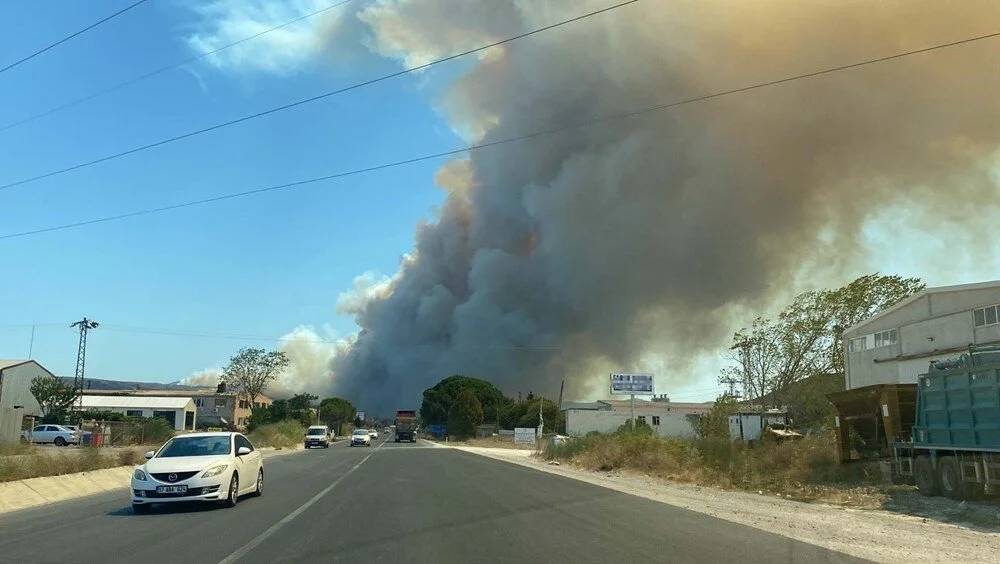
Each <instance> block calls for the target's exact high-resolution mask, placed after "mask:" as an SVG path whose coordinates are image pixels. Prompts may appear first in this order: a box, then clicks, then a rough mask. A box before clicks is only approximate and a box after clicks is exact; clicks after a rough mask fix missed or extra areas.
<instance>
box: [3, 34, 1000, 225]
mask: <svg viewBox="0 0 1000 564" xmlns="http://www.w3.org/2000/svg"><path fill="white" fill-rule="evenodd" d="M998 36H1000V32H997V33H991V34H988V35H980V36H977V37H973V38H969V39H963V40H961V41H954V42H951V43H943V44H939V45H934V46H931V47H925V48H922V49H915V50H912V51H905V52H902V53H897V54H895V55H889V56H885V57H879V58H876V59H868V60H866V61H861V62H857V63H851V64H847V65H841V66H837V67H831V68H828V69H824V70H820V71H815V72H810V73H806V74H800V75H795V76H790V77H786V78H781V79H777V80H770V81H767V82H759V83H755V84H751V85H748V86H742V87H739V88H733V89H730V90H723V91H719V92H713V93H711V94H704V95H701V96H695V97H692V98H685V99H682V100H677V101H674V102H668V103H664V104H656V105H653V106H647V107H644V108H639V109H635V110H628V111H625V112H620V113H616V114H608V115H605V116H599V117H595V118H592V119H589V120H585V121H581V122H577V123H573V124H569V125H564V126H559V127H554V128H551V129H545V130H540V131H535V132H532V133H527V134H524V135H517V136H514V137H507V138H503V139H498V140H495V141H488V142H484V143H477V144H473V145H467V146H465V147H460V148H457V149H451V150H448V151H441V152H437V153H430V154H426V155H421V156H418V157H412V158H409V159H403V160H398V161H392V162H387V163H382V164H378V165H374V166H369V167H365V168H358V169H353V170H348V171H343V172H337V173H333V174H328V175H325V176H317V177H314V178H308V179H305V180H297V181H294V182H287V183H284V184H276V185H272V186H265V187H263V188H255V189H252V190H245V191H242V192H232V193H229V194H222V195H219V196H212V197H209V198H202V199H199V200H191V201H187V202H182V203H179V204H171V205H168V206H161V207H156V208H146V209H142V210H134V211H130V212H126V213H121V214H117V215H110V216H105V217H99V218H94V219H88V220H85V221H77V222H73V223H64V224H61V225H54V226H50V227H43V228H39V229H32V230H29V231H20V232H15V233H7V234H4V235H0V239H14V238H19V237H27V236H30V235H37V234H40V233H48V232H52V231H61V230H65V229H72V228H76V227H83V226H87V225H94V224H97V223H106V222H110V221H118V220H121V219H127V218H130V217H137V216H143V215H150V214H156V213H162V212H167V211H173V210H177V209H182V208H187V207H192V206H200V205H205V204H211V203H215V202H221V201H224V200H232V199H236V198H242V197H246V196H252V195H256V194H262V193H265V192H273V191H277V190H285V189H290V188H297V187H300V186H304V185H307V184H314V183H317V182H323V181H326V180H335V179H340V178H345V177H348V176H356V175H360V174H365V173H369V172H375V171H379V170H384V169H389V168H396V167H400V166H405V165H409V164H414V163H418V162H423V161H429V160H434V159H439V158H444V157H450V156H454V155H458V154H462V153H467V152H472V151H478V150H482V149H487V148H490V147H496V146H498V145H505V144H508V143H514V142H518V141H526V140H530V139H535V138H538V137H544V136H548V135H553V134H555V133H561V132H563V131H569V130H572V129H579V128H583V127H590V126H593V125H596V124H599V123H607V122H612V121H618V120H622V119H627V118H633V117H637V116H641V115H644V114H647V113H650V112H656V111H660V110H667V109H672V108H676V107H678V106H683V105H686V104H693V103H695V102H703V101H707V100H711V99H714V98H720V97H722V96H728V95H732V94H739V93H743V92H747V91H750V90H755V89H759V88H765V87H769V86H776V85H780V84H784V83H787V82H791V81H794V80H800V79H805V78H812V77H816V76H820V75H824V74H829V73H834V72H839V71H843V70H848V69H853V68H857V67H861V66H864V65H870V64H874V63H879V62H884V61H889V60H893V59H899V58H901V57H906V56H909V55H916V54H919V53H926V52H928V51H933V50H936V49H943V48H945V47H953V46H956V45H962V44H966V43H971V42H973V41H979V40H983V39H990V38H994V37H998Z"/></svg>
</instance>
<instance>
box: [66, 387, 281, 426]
mask: <svg viewBox="0 0 1000 564" xmlns="http://www.w3.org/2000/svg"><path fill="white" fill-rule="evenodd" d="M84 393H85V394H89V393H91V392H88V391H84ZM94 393H100V394H102V395H128V396H163V397H188V398H191V399H192V400H193V401H194V405H195V408H196V412H197V415H198V416H197V421H198V427H199V428H209V427H212V428H214V427H219V428H223V429H228V428H235V429H241V430H242V429H246V426H247V424H248V423H249V422H250V413H251V411H252V406H251V405H250V400H249V399H247V398H246V397H244V396H240V395H239V394H237V393H236V392H225V391H219V388H217V387H215V386H213V387H210V388H197V389H190V390H101V391H100V392H94ZM272 401H273V400H271V398H269V397H267V396H263V395H260V396H257V400H256V401H255V402H254V403H255V405H256V406H258V407H259V406H263V405H271V403H272Z"/></svg>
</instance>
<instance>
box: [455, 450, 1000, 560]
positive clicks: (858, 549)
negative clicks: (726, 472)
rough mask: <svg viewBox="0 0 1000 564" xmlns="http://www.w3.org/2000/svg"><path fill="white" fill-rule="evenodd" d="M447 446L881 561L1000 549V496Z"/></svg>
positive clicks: (982, 556) (990, 554)
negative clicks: (758, 478) (801, 483)
mask: <svg viewBox="0 0 1000 564" xmlns="http://www.w3.org/2000/svg"><path fill="white" fill-rule="evenodd" d="M448 446H452V447H455V448H459V449H461V450H465V451H468V452H473V453H476V454H480V455H483V456H489V457H491V458H496V459H499V460H505V461H507V462H512V463H515V464H521V465H524V466H529V467H532V468H536V469H538V470H541V471H544V472H550V473H553V474H558V475H560V476H566V477H569V478H574V479H577V480H582V481H585V482H589V483H592V484H595V485H598V486H603V487H606V488H610V489H613V490H617V491H620V492H624V493H628V494H632V495H637V496H640V497H645V498H648V499H652V500H656V501H661V502H663V503H669V504H670V505H674V506H677V507H683V508H685V509H689V510H691V511H697V512H699V513H704V514H707V515H711V516H713V517H717V518H720V519H724V520H726V521H732V522H734V523H741V524H744V525H748V526H750V527H754V528H757V529H761V530H764V531H768V532H772V533H775V534H780V535H783V536H786V537H790V538H794V539H796V540H800V541H803V542H808V543H811V544H815V545H818V546H823V547H826V548H829V549H832V550H836V551H839V552H843V553H846V554H850V555H852V556H857V557H860V558H867V559H870V560H874V561H878V562H903V561H910V562H912V561H919V562H997V555H998V554H1000V504H998V503H996V502H977V503H969V502H956V501H953V500H949V499H945V498H940V497H935V498H927V497H922V496H920V494H918V493H917V492H915V491H913V490H912V489H909V488H900V489H898V490H891V491H889V492H888V493H886V494H884V497H882V498H880V499H878V500H875V499H874V498H872V499H866V500H864V503H862V504H859V507H864V506H872V507H876V506H880V507H881V508H879V509H861V508H856V507H848V506H842V505H841V506H838V505H829V504H824V503H804V502H800V501H793V500H790V499H785V498H781V497H776V496H770V495H764V494H763V493H760V494H757V493H751V492H744V491H727V490H721V489H716V488H709V487H703V486H694V485H687V484H677V483H673V482H669V481H667V480H663V479H658V478H651V477H649V476H645V475H641V474H637V473H631V472H620V471H614V472H591V471H589V470H584V469H580V468H575V467H571V466H568V465H566V464H561V465H555V464H550V463H547V462H546V461H544V460H541V459H538V458H536V457H534V456H532V454H531V452H530V451H525V450H513V449H502V448H484V447H481V446H465V445H459V444H449V445H448ZM847 495H850V494H847Z"/></svg>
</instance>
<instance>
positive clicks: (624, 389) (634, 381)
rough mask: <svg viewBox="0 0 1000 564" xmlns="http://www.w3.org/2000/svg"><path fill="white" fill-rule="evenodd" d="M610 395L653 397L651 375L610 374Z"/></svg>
mask: <svg viewBox="0 0 1000 564" xmlns="http://www.w3.org/2000/svg"><path fill="white" fill-rule="evenodd" d="M611 393H612V394H641V395H653V375H652V374H645V373H641V374H634V373H630V372H613V373H612V374H611Z"/></svg>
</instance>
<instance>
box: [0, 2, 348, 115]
mask: <svg viewBox="0 0 1000 564" xmlns="http://www.w3.org/2000/svg"><path fill="white" fill-rule="evenodd" d="M353 1H354V0H341V1H340V2H337V3H335V4H331V5H329V6H327V7H325V8H320V9H319V10H316V11H313V12H309V13H308V14H304V15H301V16H299V17H297V18H294V19H291V20H288V21H286V22H284V23H281V24H278V25H276V26H274V27H271V28H268V29H265V30H263V31H260V32H258V33H255V34H253V35H248V36H247V37H244V38H242V39H237V40H236V41H233V42H232V43H227V44H226V45H223V46H221V47H218V48H216V49H212V50H211V51H207V52H205V53H201V54H198V55H195V56H193V57H188V58H187V59H184V60H181V61H178V62H176V63H172V64H169V65H167V66H165V67H160V68H158V69H156V70H153V71H149V72H147V73H145V74H141V75H139V76H136V77H134V78H130V79H128V80H126V81H123V82H119V83H118V84H115V85H114V86H110V87H108V88H105V89H104V90H98V91H97V92H93V93H91V94H88V95H86V96H83V97H81V98H77V99H75V100H71V101H69V102H66V103H64V104H60V105H58V106H55V107H52V108H49V109H48V110H45V111H43V112H39V113H37V114H33V115H30V116H28V117H25V118H22V119H19V120H17V121H12V122H10V123H7V124H5V125H2V126H0V131H6V130H8V129H10V128H12V127H17V126H19V125H23V124H25V123H28V122H30V121H34V120H36V119H39V118H43V117H45V116H49V115H52V114H54V113H56V112H59V111H62V110H65V109H68V108H72V107H73V106H76V105H79V104H82V103H84V102H89V101H90V100H93V99H94V98H99V97H101V96H104V95H105V94H110V93H111V92H115V91H116V90H121V89H122V88H125V87H126V86H131V85H133V84H136V83H138V82H142V81H143V80H146V79H148V78H152V77H154V76H157V75H160V74H163V73H165V72H167V71H172V70H174V69H178V68H180V67H182V66H184V65H187V64H190V63H193V62H196V61H199V60H201V59H204V58H205V57H209V56H211V55H215V54H216V53H219V52H221V51H225V50H226V49H229V48H231V47H235V46H237V45H240V44H242V43H245V42H247V41H250V40H252V39H257V38H258V37H260V36H262V35H266V34H268V33H271V32H272V31H276V30H279V29H282V28H285V27H288V26H290V25H292V24H293V23H297V22H300V21H302V20H305V19H308V18H311V17H313V16H318V15H319V14H322V13H324V12H328V11H330V10H332V9H334V8H338V7H340V6H343V5H344V4H347V3H349V2H353Z"/></svg>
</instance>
